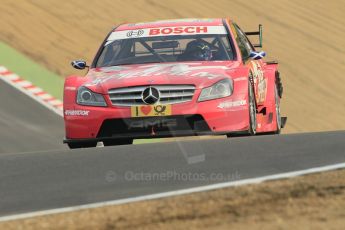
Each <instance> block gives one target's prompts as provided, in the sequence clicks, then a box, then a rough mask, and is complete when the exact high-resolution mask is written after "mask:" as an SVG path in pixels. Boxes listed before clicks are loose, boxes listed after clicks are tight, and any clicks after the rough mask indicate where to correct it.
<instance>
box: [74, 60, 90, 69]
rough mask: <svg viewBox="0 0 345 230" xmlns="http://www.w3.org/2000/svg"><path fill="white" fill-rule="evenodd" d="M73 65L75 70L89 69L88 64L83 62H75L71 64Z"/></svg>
mask: <svg viewBox="0 0 345 230" xmlns="http://www.w3.org/2000/svg"><path fill="white" fill-rule="evenodd" d="M71 65H72V66H73V68H75V69H85V68H86V67H89V66H87V65H86V62H85V61H83V60H75V61H72V62H71Z"/></svg>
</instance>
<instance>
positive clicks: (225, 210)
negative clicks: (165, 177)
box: [0, 170, 345, 230]
mask: <svg viewBox="0 0 345 230" xmlns="http://www.w3.org/2000/svg"><path fill="white" fill-rule="evenodd" d="M344 177H345V171H344V170H342V171H334V172H328V173H323V174H314V175H308V176H303V177H298V178H293V179H290V180H281V181H272V182H266V183H263V184H258V185H250V186H243V187H235V188H229V189H221V190H215V191H211V192H203V193H195V194H190V195H184V196H178V197H171V198H167V199H159V200H152V201H146V202H139V203H132V204H127V205H120V206H111V207H104V208H97V209H88V210H84V211H79V212H72V213H67V214H58V215H50V216H43V217H39V218H33V219H26V220H20V221H12V222H7V223H0V229H8V230H11V229H28V230H30V229H32V230H36V229H107V230H108V229H109V230H110V229H272V230H273V229H303V230H304V229H344V226H345V208H344V207H345V180H344Z"/></svg>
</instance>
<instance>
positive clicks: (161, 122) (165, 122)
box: [128, 118, 177, 129]
mask: <svg viewBox="0 0 345 230" xmlns="http://www.w3.org/2000/svg"><path fill="white" fill-rule="evenodd" d="M176 126H177V121H176V119H172V118H167V119H154V120H153V119H146V120H141V121H129V122H128V129H135V128H150V127H157V128H172V127H176Z"/></svg>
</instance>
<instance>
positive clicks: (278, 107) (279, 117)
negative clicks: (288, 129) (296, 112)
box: [274, 86, 282, 134]
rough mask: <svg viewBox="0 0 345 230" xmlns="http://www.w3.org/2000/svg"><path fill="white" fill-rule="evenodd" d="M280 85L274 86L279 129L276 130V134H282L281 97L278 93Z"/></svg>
mask: <svg viewBox="0 0 345 230" xmlns="http://www.w3.org/2000/svg"><path fill="white" fill-rule="evenodd" d="M277 87H278V86H276V87H275V88H274V95H275V110H276V122H277V130H276V131H275V134H280V132H281V128H282V122H281V120H282V117H281V113H280V98H279V95H278V89H277Z"/></svg>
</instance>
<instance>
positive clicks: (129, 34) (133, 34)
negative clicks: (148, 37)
mask: <svg viewBox="0 0 345 230" xmlns="http://www.w3.org/2000/svg"><path fill="white" fill-rule="evenodd" d="M143 34H144V31H143V30H131V31H128V32H127V34H126V35H127V37H129V38H133V37H134V38H136V37H140V36H142V35H143Z"/></svg>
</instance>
